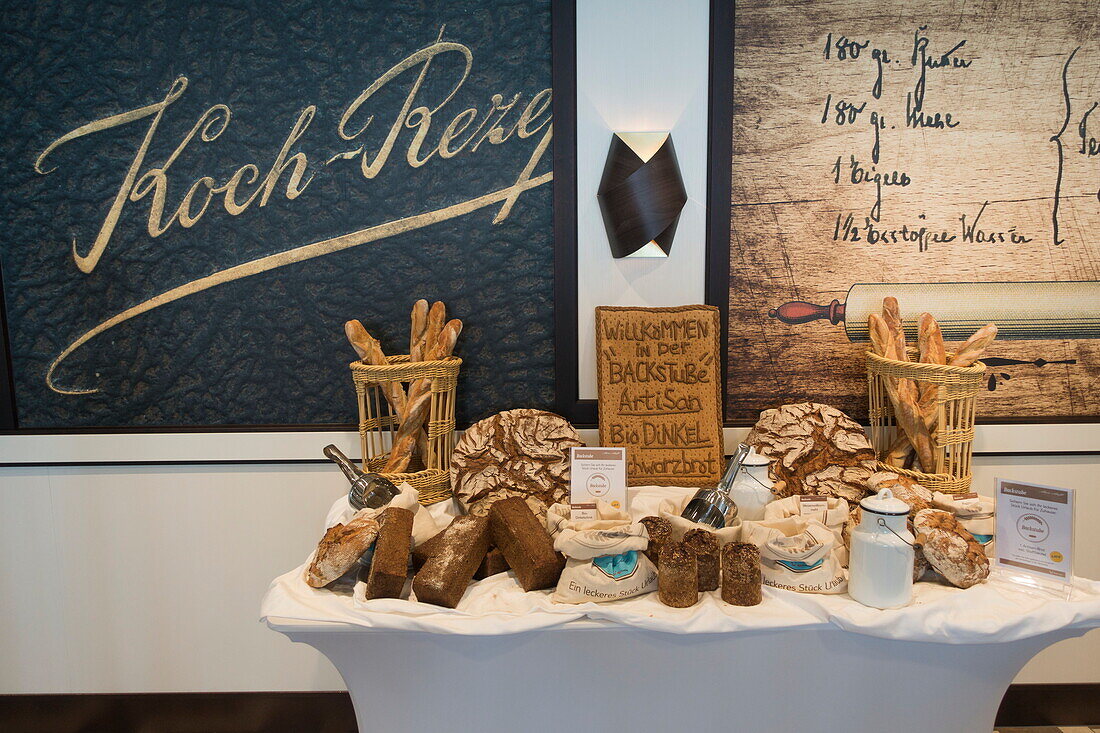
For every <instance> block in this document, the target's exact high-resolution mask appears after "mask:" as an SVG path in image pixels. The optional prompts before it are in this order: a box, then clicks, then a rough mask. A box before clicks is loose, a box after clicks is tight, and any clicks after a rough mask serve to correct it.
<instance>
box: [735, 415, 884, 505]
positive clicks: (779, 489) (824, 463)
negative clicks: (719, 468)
mask: <svg viewBox="0 0 1100 733" xmlns="http://www.w3.org/2000/svg"><path fill="white" fill-rule="evenodd" d="M745 442H746V443H748V444H749V445H750V446H752V447H753V448H755V449H756V451H757V452H758V453H759V454H760V455H762V456H765V457H767V458H769V459H770V460H771V467H770V469H769V471H770V473H771V475H772V476H773V477H774V478H775V480H776V484H775V487H774V488H773V491H775V493H776V495H777V496H778V497H779V498H781V499H782V498H786V497H788V496H794V495H796V494H825V495H828V496H836V497H839V498H841V499H847V500H848V501H849V502H856V503H858V502H859V500H860V499H862V498H863V497H864V495H865V494H866V493H867V480H868V479H869V478H871V474H873V473H874V472H875V468H876V465H877V460H876V458H875V449H874V448H872V447H871V442H870V441H869V440H867V435H866V433H864V432H863V428H862V427H860V425H859V423H857V422H855V421H854V420H852V419H851V418H850V417H848V416H847V415H845V414H844V413H843V412H841V411H840V410H838V409H836V408H835V407H830V406H829V405H822V404H819V403H816V402H801V403H798V404H793V405H783V406H782V407H778V408H776V409H774V410H764V411H763V412H762V413H760V419H759V420H757V422H756V425H755V426H754V427H753V429H752V431H751V432H750V433H749V436H748V437H747V438H746V439H745Z"/></svg>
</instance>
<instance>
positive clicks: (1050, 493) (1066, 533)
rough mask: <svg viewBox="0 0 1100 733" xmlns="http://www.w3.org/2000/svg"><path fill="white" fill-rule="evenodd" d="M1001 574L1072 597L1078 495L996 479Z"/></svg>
mask: <svg viewBox="0 0 1100 733" xmlns="http://www.w3.org/2000/svg"><path fill="white" fill-rule="evenodd" d="M996 493H997V545H996V547H997V550H996V559H997V571H998V574H999V575H1002V576H1005V577H1007V578H1009V579H1011V580H1013V581H1015V582H1019V583H1022V584H1024V585H1028V586H1031V587H1033V588H1039V589H1046V590H1054V591H1056V592H1059V593H1062V594H1068V593H1069V592H1070V590H1071V586H1072V582H1073V511H1074V490H1073V489H1057V488H1054V487H1051V486H1041V485H1039V484H1029V483H1024V482H1022V481H1007V480H1005V479H997V492H996Z"/></svg>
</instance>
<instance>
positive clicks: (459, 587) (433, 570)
mask: <svg viewBox="0 0 1100 733" xmlns="http://www.w3.org/2000/svg"><path fill="white" fill-rule="evenodd" d="M488 551H489V520H488V519H486V518H485V517H474V516H470V515H466V516H463V517H459V518H457V519H455V520H454V521H453V522H451V526H449V527H448V528H447V530H446V532H445V533H444V534H443V537H442V539H441V540H440V544H439V547H438V550H437V551H436V552H435V554H433V555H432V556H431V557H429V558H428V560H427V561H426V562H425V563H424V565H423V567H421V568H420V570H419V571H418V572H417V573H416V576H415V577H414V578H413V585H412V589H413V593H415V594H416V600H418V601H420V602H421V603H431V604H434V605H436V606H443V607H444V608H454V607H455V606H457V605H458V602H459V601H461V600H462V594H463V593H465V592H466V586H467V585H469V584H470V581H471V580H472V579H473V577H474V573H475V572H476V571H477V568H478V565H480V564H481V560H482V558H484V557H485V553H486V552H488Z"/></svg>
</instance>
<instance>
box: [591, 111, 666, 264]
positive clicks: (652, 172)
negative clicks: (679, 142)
mask: <svg viewBox="0 0 1100 733" xmlns="http://www.w3.org/2000/svg"><path fill="white" fill-rule="evenodd" d="M654 135H655V133H615V134H614V135H612V137H611V149H610V150H608V152H607V164H606V165H605V166H604V169H603V178H601V179H600V188H599V190H598V191H597V193H596V198H597V199H599V202H600V211H601V212H602V213H603V222H604V226H605V227H606V229H607V239H608V241H609V242H610V244H611V253H612V255H614V256H615V257H616V258H619V257H632V256H633V257H655V256H656V257H667V256H668V253H669V251H670V250H671V249H672V238H673V236H674V235H675V234H676V224H677V223H678V222H679V221H680V212H681V211H682V210H683V208H684V204H686V203H687V189H685V188H684V179H683V177H682V176H681V175H680V166H679V165H678V164H677V162H676V150H675V148H673V147H672V135H670V134H667V133H656V135H657V136H658V140H659V136H660V135H663V136H664V139H663V141H660V144H659V147H657V148H656V150H655V151H653V153H652V155H647V153H648V151H647V150H645V149H644V147H643V146H644V144H645V142H646V139H645V138H646V136H648V138H649V142H650V145H649V148H650V150H652V148H653V145H652V143H653V138H654ZM631 143H634V145H633V146H632V145H631ZM638 150H641V153H640V154H639V152H638Z"/></svg>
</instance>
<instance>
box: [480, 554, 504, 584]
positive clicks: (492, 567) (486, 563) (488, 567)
mask: <svg viewBox="0 0 1100 733" xmlns="http://www.w3.org/2000/svg"><path fill="white" fill-rule="evenodd" d="M506 572H508V561H507V560H506V559H505V558H504V553H503V552H501V551H500V548H499V547H490V548H489V551H488V552H487V553H485V559H483V560H482V561H481V565H479V566H478V568H477V572H476V573H474V580H483V579H485V578H491V577H492V576H494V575H499V574H500V573H506Z"/></svg>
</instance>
